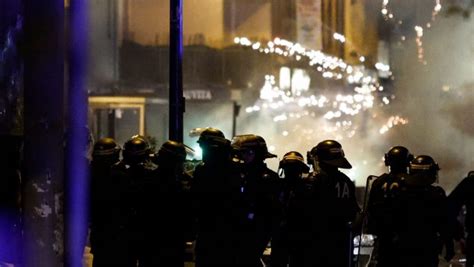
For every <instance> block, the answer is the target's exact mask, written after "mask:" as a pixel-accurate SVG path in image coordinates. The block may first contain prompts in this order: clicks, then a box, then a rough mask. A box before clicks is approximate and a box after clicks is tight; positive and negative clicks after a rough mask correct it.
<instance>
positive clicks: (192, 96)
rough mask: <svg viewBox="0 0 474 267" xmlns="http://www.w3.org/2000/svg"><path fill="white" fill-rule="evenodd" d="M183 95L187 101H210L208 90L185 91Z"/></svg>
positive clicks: (210, 94)
mask: <svg viewBox="0 0 474 267" xmlns="http://www.w3.org/2000/svg"><path fill="white" fill-rule="evenodd" d="M183 95H184V97H185V98H186V99H188V100H212V93H211V91H210V90H185V91H183Z"/></svg>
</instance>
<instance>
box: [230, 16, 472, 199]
mask: <svg viewBox="0 0 474 267" xmlns="http://www.w3.org/2000/svg"><path fill="white" fill-rule="evenodd" d="M427 11H428V12H430V10H427ZM407 16H408V15H407ZM407 16H405V17H407ZM405 17H403V16H401V18H403V19H406V21H407V23H408V22H410V20H409V19H408V18H405ZM408 17H409V16H408ZM426 17H429V16H426ZM414 26H415V25H413V26H412V27H409V28H411V29H412V30H413V32H412V34H407V35H406V36H405V35H403V36H404V38H403V40H402V39H400V41H397V40H395V41H394V42H392V44H391V46H392V47H391V48H392V49H391V51H392V52H391V53H392V54H391V59H392V62H391V64H390V65H391V67H392V71H393V73H394V78H395V79H394V81H393V87H394V89H393V94H394V96H395V99H392V100H391V103H390V105H382V106H380V105H378V103H377V105H376V106H374V108H372V109H368V110H365V111H363V112H361V113H359V114H358V115H356V116H355V117H353V118H352V119H351V121H352V125H351V126H350V127H348V129H345V130H344V129H343V128H344V127H341V128H339V129H337V130H336V131H328V129H330V128H331V127H334V121H332V122H330V121H328V120H326V119H324V118H323V116H322V115H323V114H321V113H316V114H311V111H310V112H309V114H308V113H306V114H305V113H304V112H301V110H300V112H296V111H294V110H285V112H286V113H287V114H291V113H292V112H294V114H299V117H298V116H296V115H295V116H294V117H293V118H288V119H287V120H284V121H277V122H274V118H275V115H276V113H275V112H274V111H272V110H270V109H266V110H263V109H262V110H260V111H259V112H253V113H248V114H247V113H246V114H242V116H241V117H240V118H239V128H238V129H239V131H238V133H255V134H259V135H261V136H263V137H264V138H265V139H266V141H267V145H268V146H269V148H270V149H271V150H273V151H272V152H273V153H275V154H277V155H278V156H279V159H281V157H282V156H283V154H284V153H286V152H288V151H290V150H296V151H299V152H300V153H302V154H303V155H304V154H305V152H306V151H309V150H310V149H311V148H312V147H313V146H315V145H316V144H317V143H318V142H320V141H322V140H325V139H336V140H338V141H340V143H341V144H342V145H343V148H344V150H345V152H346V156H347V158H348V160H349V161H350V162H351V163H352V165H353V167H354V168H353V169H351V170H348V171H346V173H347V174H348V175H349V176H350V177H351V178H352V179H354V180H355V182H356V184H357V185H358V186H363V185H364V184H365V178H366V177H367V176H368V175H371V174H376V175H377V174H381V173H382V172H385V171H386V168H385V166H384V164H383V156H384V153H386V152H387V151H388V150H389V148H390V147H392V146H395V145H403V146H406V147H408V148H409V149H410V151H411V152H412V153H413V154H415V155H421V154H428V155H431V156H432V157H433V158H434V159H435V160H436V161H437V162H438V163H439V165H440V167H441V171H440V180H439V183H440V185H441V186H442V187H443V188H444V189H445V190H447V191H448V192H449V191H451V190H452V189H453V188H454V186H455V185H456V184H457V183H458V182H459V181H460V179H462V178H463V177H465V176H466V174H467V172H468V171H470V170H472V169H473V151H474V142H473V141H474V140H473V139H474V124H473V122H472V117H473V114H474V105H473V103H474V68H473V66H472V62H474V46H473V44H474V27H473V26H474V21H473V19H472V18H466V17H465V16H447V15H446V13H444V14H440V15H438V17H437V18H436V21H434V22H431V25H430V26H431V28H430V29H429V30H425V31H424V36H423V39H422V43H423V47H422V49H423V61H425V62H426V63H425V64H424V63H423V61H421V62H420V60H419V51H420V47H419V46H417V43H416V40H415V39H416V37H417V36H416V35H415V31H414ZM406 27H408V26H406ZM407 29H408V28H407ZM394 36H395V39H396V38H397V37H400V36H401V35H400V36H397V35H396V34H394ZM315 93H317V92H315ZM332 97H334V96H332ZM257 103H258V102H257ZM313 115H314V116H313ZM397 116H399V117H400V118H403V119H406V120H407V121H408V123H407V124H406V125H402V124H404V123H401V124H399V125H395V126H393V122H394V121H395V120H394V118H398V117H397ZM387 121H391V122H392V126H393V128H387V129H388V130H389V131H388V132H386V133H384V134H381V127H382V126H383V125H384V124H386V123H387ZM268 163H269V166H270V167H271V168H272V169H274V170H276V168H277V166H278V159H276V160H268Z"/></svg>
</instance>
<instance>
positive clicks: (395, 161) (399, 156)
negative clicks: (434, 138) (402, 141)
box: [385, 146, 414, 167]
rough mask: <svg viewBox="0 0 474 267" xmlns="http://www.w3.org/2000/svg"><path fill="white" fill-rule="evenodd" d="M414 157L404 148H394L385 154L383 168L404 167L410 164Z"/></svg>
mask: <svg viewBox="0 0 474 267" xmlns="http://www.w3.org/2000/svg"><path fill="white" fill-rule="evenodd" d="M413 158H414V156H413V155H412V154H411V153H410V151H408V149H407V148H406V147H404V146H394V147H392V148H390V150H389V151H388V152H387V153H385V166H406V167H408V165H409V164H410V162H411V161H412V160H413Z"/></svg>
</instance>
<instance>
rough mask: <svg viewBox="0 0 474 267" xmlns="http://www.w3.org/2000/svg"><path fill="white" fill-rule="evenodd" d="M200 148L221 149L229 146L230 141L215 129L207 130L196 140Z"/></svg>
mask: <svg viewBox="0 0 474 267" xmlns="http://www.w3.org/2000/svg"><path fill="white" fill-rule="evenodd" d="M197 142H198V144H199V145H200V146H211V147H222V146H229V145H230V141H229V140H227V139H226V138H225V136H224V133H223V132H222V131H221V130H219V129H216V128H207V129H205V130H204V131H203V132H202V133H201V134H200V135H199V139H198V141H197Z"/></svg>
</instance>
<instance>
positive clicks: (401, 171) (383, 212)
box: [368, 146, 413, 267]
mask: <svg viewBox="0 0 474 267" xmlns="http://www.w3.org/2000/svg"><path fill="white" fill-rule="evenodd" d="M412 160H413V155H412V154H410V152H409V151H408V149H407V148H406V147H403V146H395V147H392V148H390V150H389V151H388V152H387V153H386V154H385V166H387V167H389V170H390V172H389V173H384V174H382V175H381V176H379V177H378V178H377V179H376V180H375V181H374V182H373V184H372V187H371V190H370V195H369V202H368V232H369V233H371V234H374V235H376V236H377V241H376V245H375V251H374V254H375V255H374V256H373V261H374V262H376V266H381V267H382V266H394V265H393V264H394V261H393V258H394V257H397V255H395V254H394V252H395V251H394V248H393V241H394V240H393V238H394V232H393V231H394V227H395V226H394V225H393V223H394V218H393V216H394V210H393V209H394V205H395V204H396V197H397V195H398V192H399V189H400V183H401V182H402V181H403V180H405V179H406V177H407V176H408V166H409V165H410V162H411V161H412Z"/></svg>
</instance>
